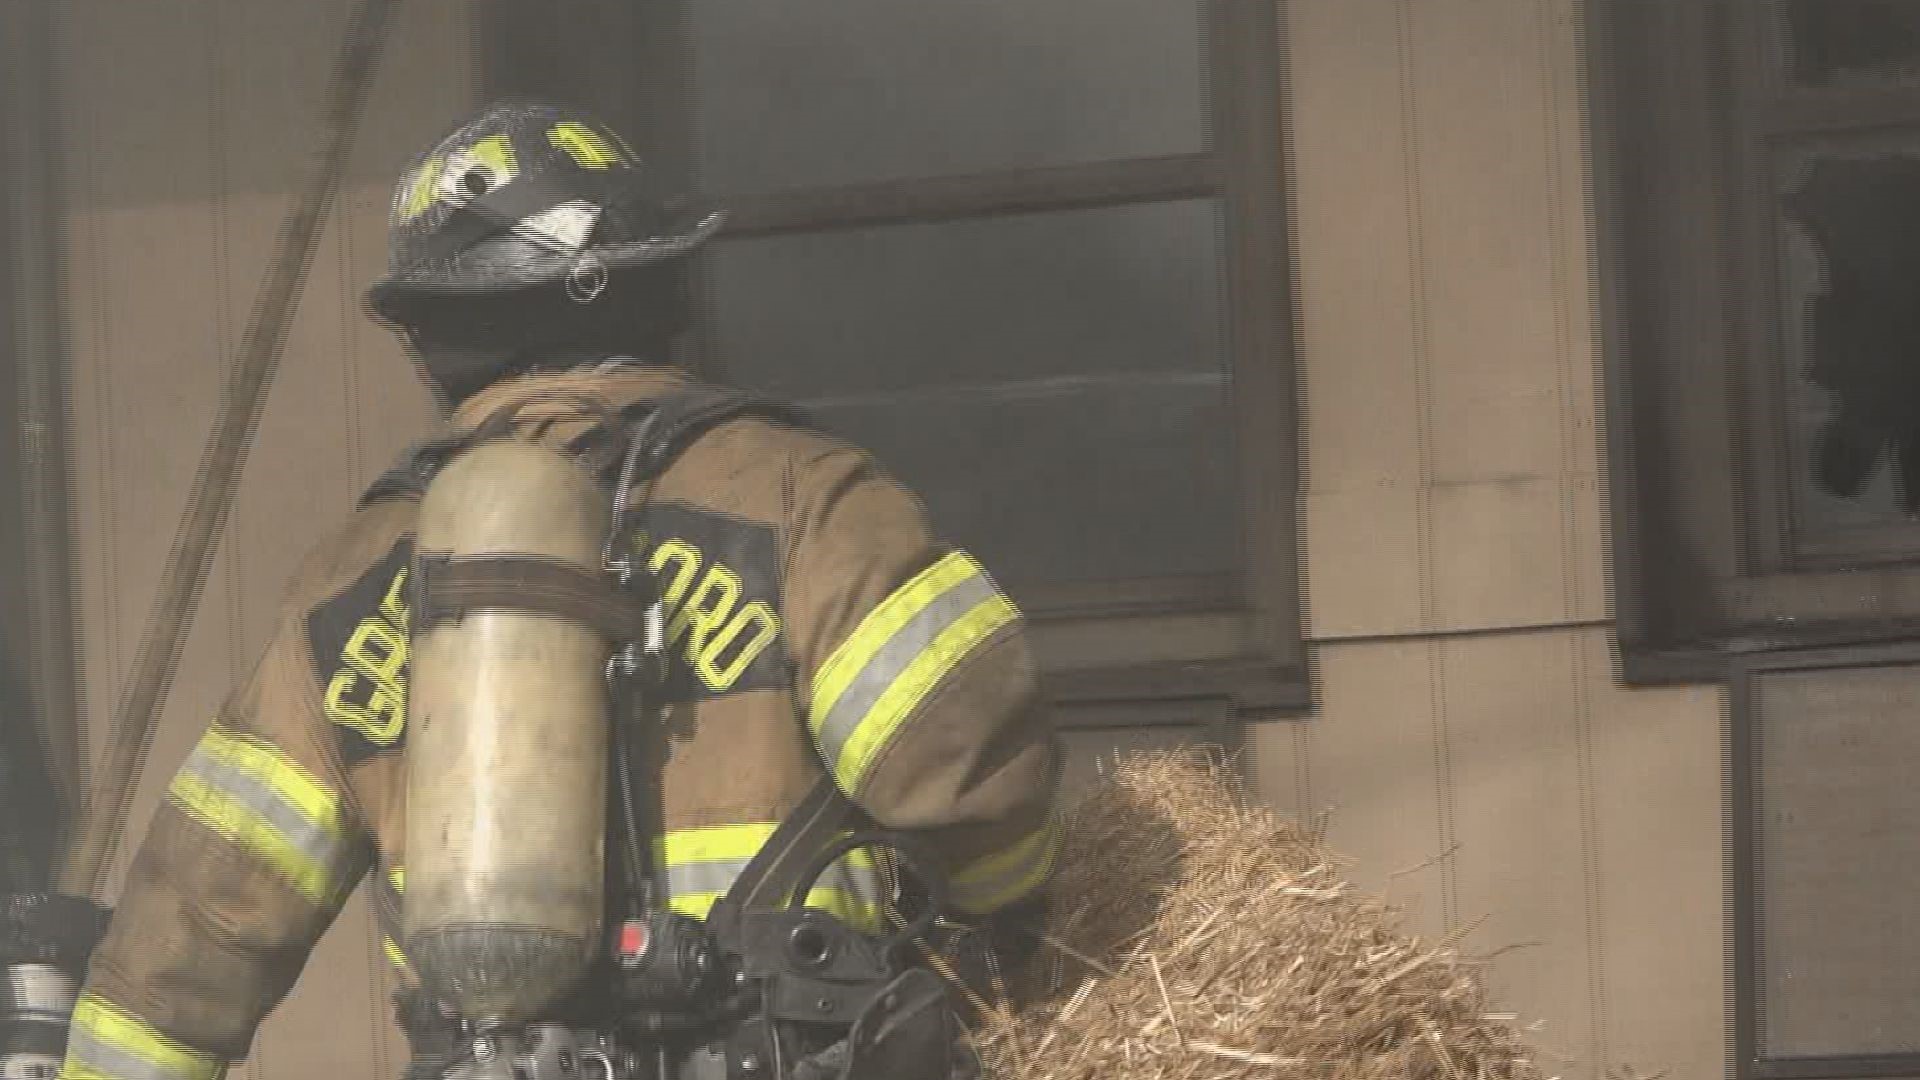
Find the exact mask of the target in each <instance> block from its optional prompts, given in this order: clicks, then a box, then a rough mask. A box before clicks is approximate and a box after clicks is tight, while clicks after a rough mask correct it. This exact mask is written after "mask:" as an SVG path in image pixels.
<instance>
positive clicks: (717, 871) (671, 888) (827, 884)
mask: <svg viewBox="0 0 1920 1080" xmlns="http://www.w3.org/2000/svg"><path fill="white" fill-rule="evenodd" d="M749 861H751V860H748V859H720V860H715V861H712V862H697V863H686V864H684V865H681V866H669V867H667V870H666V885H667V894H668V895H669V896H675V897H680V896H698V895H703V894H707V893H724V892H726V891H727V890H728V889H730V888H732V887H733V883H734V882H735V881H736V880H738V879H739V877H740V875H741V873H742V872H743V871H745V870H746V868H747V863H748V862H749ZM813 887H814V888H815V889H837V890H840V891H842V892H845V893H846V894H847V895H849V896H851V897H853V898H854V899H856V900H858V901H859V902H860V903H861V904H864V905H876V904H878V903H879V902H880V897H881V893H882V889H883V885H882V882H881V878H880V874H879V872H878V871H876V870H872V869H868V868H866V867H858V866H853V865H851V864H850V863H848V862H847V861H846V859H844V858H842V859H839V860H837V861H835V862H834V864H833V865H832V866H829V867H827V872H826V873H824V874H821V875H820V880H819V881H817V882H815V883H814V886H813Z"/></svg>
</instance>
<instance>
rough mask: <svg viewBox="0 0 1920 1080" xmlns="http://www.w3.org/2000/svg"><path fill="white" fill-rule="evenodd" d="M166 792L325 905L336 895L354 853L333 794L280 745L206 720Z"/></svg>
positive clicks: (196, 815) (195, 816)
mask: <svg viewBox="0 0 1920 1080" xmlns="http://www.w3.org/2000/svg"><path fill="white" fill-rule="evenodd" d="M167 796H168V799H169V800H170V801H171V802H173V803H174V805H176V806H178V807H179V808H180V809H181V810H183V811H185V812H186V813H187V814H188V815H189V816H191V817H193V818H194V819H195V820H197V821H199V822H200V823H201V824H203V825H205V826H206V827H207V828H209V829H212V830H213V831H214V832H215V833H217V834H219V835H220V836H222V837H224V838H225V839H227V840H228V841H230V842H231V843H233V844H236V845H238V846H239V847H240V848H242V849H243V850H245V851H247V852H248V853H249V854H252V855H253V856H254V857H256V858H258V859H260V860H262V861H263V862H265V863H266V864H267V865H269V866H271V867H272V868H273V869H274V870H275V871H276V872H277V873H278V874H279V875H280V876H281V877H282V878H284V879H285V880H286V881H287V883H288V884H289V885H291V886H292V887H293V888H294V890H295V891H297V892H299V893H300V895H302V896H304V897H306V898H307V899H308V900H310V901H312V902H313V903H315V904H317V905H320V906H322V907H326V906H331V905H332V904H333V903H334V902H335V901H336V900H337V899H338V892H339V889H340V886H341V885H342V884H343V883H344V882H343V878H344V877H345V873H346V870H347V863H348V860H349V858H350V856H351V854H352V845H351V844H349V843H348V841H347V838H346V830H345V827H344V825H343V824H342V820H341V814H340V800H339V797H338V796H337V795H335V794H334V793H333V792H331V791H329V790H327V788H326V787H325V786H323V785H322V784H321V783H320V781H319V780H317V779H316V778H315V777H314V776H313V775H312V774H311V773H309V772H308V771H307V770H306V769H305V768H303V767H302V766H301V765H300V763H299V762H296V761H294V760H293V759H292V758H291V757H288V756H287V755H286V754H285V753H284V752H282V751H281V750H279V749H277V748H275V747H273V746H270V745H268V744H267V743H266V742H264V741H262V740H259V739H253V738H248V737H245V736H241V735H236V734H233V733H231V732H228V731H223V730H221V729H220V728H217V727H215V728H210V729H208V731H207V733H206V734H205V735H204V736H202V737H201V739H200V743H199V745H198V746H196V747H194V750H193V753H192V754H191V755H190V756H189V757H188V758H187V761H186V764H184V765H182V766H181V768H180V771H179V773H178V774H176V775H175V776H174V779H173V784H172V785H171V786H170V787H169V788H168V791H167Z"/></svg>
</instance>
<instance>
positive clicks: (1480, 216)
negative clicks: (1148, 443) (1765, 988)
mask: <svg viewBox="0 0 1920 1080" xmlns="http://www.w3.org/2000/svg"><path fill="white" fill-rule="evenodd" d="M1286 7H1287V12H1288V22H1289V25H1290V30H1291V33H1290V42H1291V50H1292V57H1291V60H1292V72H1293V85H1292V87H1291V88H1290V89H1291V94H1292V122H1293V134H1294V168H1295V178H1294V179H1295V191H1294V206H1295V214H1296V218H1297V227H1298V236H1299V253H1300V255H1299V257H1300V270H1299V274H1300V280H1301V288H1302V290H1303V295H1302V297H1301V309H1302V313H1303V321H1302V346H1303V356H1304V363H1305V369H1306V370H1305V372H1304V382H1305V386H1306V391H1305V400H1306V403H1307V405H1306V434H1305V440H1304V442H1305V447H1306V453H1307V463H1308V464H1307V483H1306V503H1305V505H1306V512H1307V524H1306V530H1307V556H1306V559H1307V574H1306V580H1307V587H1308V592H1309V596H1310V600H1309V614H1308V620H1309V627H1310V636H1311V637H1312V638H1313V639H1314V641H1315V642H1316V645H1315V653H1316V656H1317V662H1318V666H1319V674H1320V700H1321V702H1322V706H1321V708H1320V710H1319V711H1318V713H1317V714H1316V715H1314V716H1313V717H1312V718H1310V719H1307V720H1304V721H1285V722H1277V723H1273V724H1270V725H1263V726H1261V727H1260V728H1258V729H1257V730H1255V731H1254V732H1252V733H1251V734H1250V737H1249V739H1250V744H1251V746H1252V758H1253V762H1252V764H1253V768H1254V771H1255V774H1256V780H1257V783H1258V785H1259V788H1260V790H1262V791H1264V792H1266V794H1267V796H1268V798H1269V799H1270V800H1272V801H1273V802H1274V803H1275V804H1276V805H1278V806H1280V807H1282V808H1292V809H1297V810H1298V812H1300V813H1301V814H1303V815H1312V814H1319V813H1326V814H1329V815H1330V833H1329V836H1330V839H1331V841H1332V842H1333V844H1335V845H1336V846H1338V847H1340V848H1342V849H1343V850H1345V851H1348V852H1350V853H1352V854H1353V855H1355V856H1356V857H1357V858H1359V859H1360V860H1361V866H1360V869H1359V871H1358V872H1359V874H1360V876H1361V877H1362V878H1363V880H1364V881H1365V882H1367V883H1368V884H1371V885H1374V886H1377V887H1383V888H1386V887H1390V888H1391V889H1392V895H1393V896H1394V897H1396V898H1399V899H1402V900H1403V901H1405V902H1406V903H1407V904H1408V906H1409V909H1410V914H1411V915H1412V917H1413V922H1414V925H1415V926H1418V927H1422V928H1424V929H1426V930H1429V931H1438V930H1442V929H1451V928H1455V927H1459V926H1462V925H1466V924H1470V923H1473V922H1476V921H1478V920H1480V919H1482V918H1484V919H1486V922H1485V924H1484V926H1483V927H1482V928H1481V929H1480V930H1479V931H1478V932H1477V933H1476V934H1475V935H1474V936H1473V937H1472V938H1470V939H1469V944H1468V949H1469V951H1472V952H1478V953H1491V952H1494V951H1495V950H1499V949H1503V948H1506V947H1508V946H1522V947H1519V948H1514V949H1512V950H1511V951H1508V952H1503V953H1501V954H1500V955H1499V956H1498V957H1497V958H1496V959H1495V960H1494V961H1493V963H1492V965H1491V967H1490V972H1491V981H1492V985H1493V987H1494V989H1495V992H1496V994H1497V996H1498V998H1499V1003H1500V1006H1501V1007H1502V1008H1503V1009H1504V1010H1505V1011H1511V1012H1518V1013H1519V1014H1521V1017H1522V1019H1523V1020H1524V1021H1526V1022H1534V1021H1543V1022H1544V1024H1543V1026H1542V1028H1541V1030H1540V1032H1539V1033H1538V1035H1537V1037H1536V1038H1537V1041H1538V1044H1539V1045H1540V1047H1541V1048H1542V1050H1543V1051H1544V1055H1543V1056H1544V1057H1545V1059H1546V1061H1547V1062H1548V1063H1549V1064H1550V1065H1552V1066H1553V1067H1554V1069H1555V1071H1558V1072H1560V1074H1561V1075H1564V1076H1568V1077H1587V1078H1597V1077H1599V1076H1601V1075H1603V1074H1604V1070H1605V1069H1607V1068H1611V1067H1620V1066H1629V1065H1630V1066H1637V1067H1641V1068H1643V1069H1647V1070H1649V1071H1658V1070H1662V1069H1665V1070H1669V1073H1668V1074H1669V1075H1672V1076H1713V1075H1719V1074H1720V1073H1721V1071H1722V1068H1723V1061H1724V1056H1725V1043H1724V1034H1723V1033H1724V1030H1725V1029H1724V1023H1723V1019H1722V1012H1723V1001H1724V995H1723V991H1722V988H1721V981H1722V975H1723V970H1724V969H1723V966H1722V959H1721V949H1722V941H1723V933H1722V905H1721V883H1722V882H1721V846H1720V813H1719V795H1720V783H1719V781H1720V752H1719V745H1720V744H1719V732H1720V724H1719V716H1720V712H1719V695H1718V694H1717V693H1716V692H1714V691H1712V690H1710V689H1699V690H1679V691H1657V692H1635V691H1628V690H1624V689H1621V688H1619V687H1618V686H1617V685H1616V684H1615V683H1614V682H1613V679H1612V670H1611V666H1610V654H1609V649H1608V638H1607V634H1608V628H1607V626H1606V622H1605V620H1606V619H1607V616H1608V615H1609V609H1608V603H1607V595H1606V588H1605V567H1604V562H1603V555H1602V552H1603V548H1604V540H1605V534H1604V531H1603V529H1604V526H1603V523H1602V518H1601V503H1600V498H1601V494H1600V478H1599V472H1600V469H1599V447H1598V441H1597V438H1598V437H1597V435H1596V432H1595V417H1596V414H1597V411H1598V408H1599V404H1598V402H1599V386H1598V384H1597V382H1596V367H1595V358H1596V351H1595V341H1594V326H1593V321H1592V305H1593V297H1592V296H1591V293H1590V289H1591V284H1590V276H1589V273H1588V263H1589V259H1590V255H1591V239H1590V236H1589V231H1590V230H1589V227H1588V224H1587V223H1588V211H1587V206H1586V198H1585V184H1586V164H1585V160H1584V156H1583V150H1582V143H1583V136H1582V125H1583V123H1584V117H1583V116H1582V109H1581V96H1580V94H1581V78H1582V75H1581V70H1580V62H1581V57H1580V53H1579V48H1578V41H1577V35H1576V32H1575V29H1574V22H1575V18H1576V14H1577V11H1576V0H1419V2H1414V0H1289V2H1288V3H1287V5H1286ZM1449 852H1451V853H1452V854H1451V855H1450V856H1448V853H1449ZM1416 867H1419V869H1417V870H1413V872H1411V873H1404V874H1402V873H1400V872H1401V871H1407V870H1410V869H1413V868H1416ZM1396 875H1398V876H1396ZM1558 1056H1565V1057H1568V1058H1571V1059H1573V1060H1572V1061H1571V1062H1569V1063H1567V1064H1565V1065H1564V1066H1563V1065H1561V1063H1560V1062H1559V1061H1558V1060H1557V1057H1558Z"/></svg>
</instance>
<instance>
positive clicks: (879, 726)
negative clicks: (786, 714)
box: [808, 551, 1020, 792]
mask: <svg viewBox="0 0 1920 1080" xmlns="http://www.w3.org/2000/svg"><path fill="white" fill-rule="evenodd" d="M1019 614H1020V613H1019V611H1018V610H1016V609H1015V608H1014V606H1013V602H1012V601H1011V600H1009V599H1007V598H1006V596H1004V595H1002V594H1001V592H1000V590H999V588H998V587H997V586H996V585H995V584H994V582H993V579H992V578H991V577H989V576H988V575H987V572H986V570H985V569H984V568H982V567H981V565H980V564H979V563H978V562H977V561H975V560H974V558H973V556H971V555H968V554H966V553H965V552H960V551H956V552H954V553H953V554H951V555H948V556H947V557H946V558H943V559H941V560H940V561H939V562H937V563H935V564H933V565H932V566H931V567H929V568H927V569H926V570H925V571H924V572H922V573H921V574H920V575H919V576H917V577H915V578H914V579H913V580H912V581H909V582H907V583H906V584H905V585H903V586H901V587H900V588H899V589H898V590H897V591H895V592H894V594H893V595H892V596H889V597H888V598H887V599H886V600H884V601H882V602H881V604H880V605H879V606H878V607H876V608H874V609H873V611H872V612H870V613H869V614H868V615H867V617H866V618H865V619H863V620H862V621H861V623H860V625H859V626H858V627H857V628H855V629H854V631H853V633H852V634H850V635H848V637H847V640H846V641H844V642H842V643H841V644H840V647H839V648H837V649H835V650H834V651H833V655H832V656H830V657H828V658H827V661H826V663H824V664H822V665H821V666H820V671H819V673H818V674H817V675H816V676H815V678H814V682H813V701H812V707H811V709H810V710H809V716H808V723H809V725H810V726H811V728H812V729H813V734H814V739H815V741H816V742H817V743H818V744H819V747H820V752H821V754H822V755H823V756H824V757H825V759H826V761H827V763H828V765H829V766H830V767H831V768H832V769H833V773H834V777H835V779H837V780H838V781H839V783H840V786H841V787H842V788H843V789H844V790H846V791H849V792H851V791H855V790H857V789H858V787H859V785H860V783H861V782H862V781H863V780H865V779H866V776H867V772H868V771H869V769H871V767H872V765H873V762H874V760H875V759H876V758H877V757H878V756H879V753H880V751H881V750H882V749H884V748H885V747H886V746H887V744H888V743H889V742H891V741H892V739H893V736H894V735H895V734H897V733H898V732H899V730H900V727H901V725H902V724H904V723H905V722H906V720H907V719H908V718H909V717H911V716H912V715H913V713H914V710H915V709H917V708H918V707H919V705H920V703H921V702H923V701H925V700H926V698H927V695H929V694H931V693H932V692H933V691H934V690H935V689H937V688H938V687H939V685H940V683H941V681H942V680H943V679H945V678H946V676H947V675H948V674H949V673H950V672H952V671H953V669H954V668H955V667H957V666H959V664H960V662H961V661H962V660H964V659H966V658H967V656H968V655H970V654H971V653H972V652H973V651H974V650H975V649H976V648H978V647H979V646H980V644H981V643H982V642H984V641H986V640H987V639H988V638H989V637H991V636H992V635H993V633H994V632H995V631H997V630H999V629H1000V628H1001V627H1003V626H1005V625H1007V624H1008V623H1010V622H1012V621H1013V620H1015V619H1017V618H1018V617H1019Z"/></svg>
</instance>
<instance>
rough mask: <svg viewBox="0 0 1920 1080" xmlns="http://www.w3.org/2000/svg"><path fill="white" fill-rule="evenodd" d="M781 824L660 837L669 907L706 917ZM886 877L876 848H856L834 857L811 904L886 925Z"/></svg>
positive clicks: (657, 850)
mask: <svg viewBox="0 0 1920 1080" xmlns="http://www.w3.org/2000/svg"><path fill="white" fill-rule="evenodd" d="M778 827H779V826H778V825H777V824H776V823H775V822H771V821H764V822H750V823H747V824H741V825H713V826H708V827H706V828H700V829H677V830H674V831H672V832H669V833H667V834H666V835H665V836H663V837H660V838H658V839H656V840H655V841H654V857H655V859H656V860H657V862H658V864H659V867H660V876H661V877H662V878H663V879H664V880H663V882H662V884H663V886H664V890H665V892H666V894H667V906H668V907H670V908H672V909H673V910H674V911H677V912H679V913H680V914H682V915H690V916H692V917H694V918H696V919H704V918H706V917H707V913H708V912H709V911H711V910H712V909H713V904H714V901H716V900H718V899H720V897H722V896H724V895H726V892H727V890H728V889H730V888H732V887H733V883H734V881H735V880H737V879H738V878H739V877H740V873H741V871H743V870H745V869H746V867H747V863H748V862H750V861H751V860H752V859H753V856H754V855H755V854H757V853H758V852H759V850H760V849H761V848H762V847H764V846H765V845H766V842H767V841H768V840H769V839H771V838H772V836H773V833H774V830H775V829H777V828H778ZM884 891H885V878H884V876H883V875H882V873H881V871H880V869H879V866H878V864H877V862H876V860H875V857H874V855H873V853H872V852H870V851H868V850H866V849H864V848H856V849H855V850H853V851H850V852H848V853H847V854H846V855H843V856H841V857H840V858H838V859H836V860H834V862H833V864H832V865H831V866H829V867H827V870H826V872H825V873H823V874H821V875H820V880H819V881H817V882H815V884H814V887H813V889H812V890H810V891H809V892H808V893H807V899H806V903H805V906H807V907H811V908H819V909H820V910H822V911H825V912H828V913H830V914H832V915H834V916H836V917H838V918H839V919H841V920H842V921H844V922H846V923H847V924H848V925H850V926H853V927H856V928H858V929H862V930H879V929H880V928H881V926H882V920H881V903H882V900H883V897H884Z"/></svg>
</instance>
